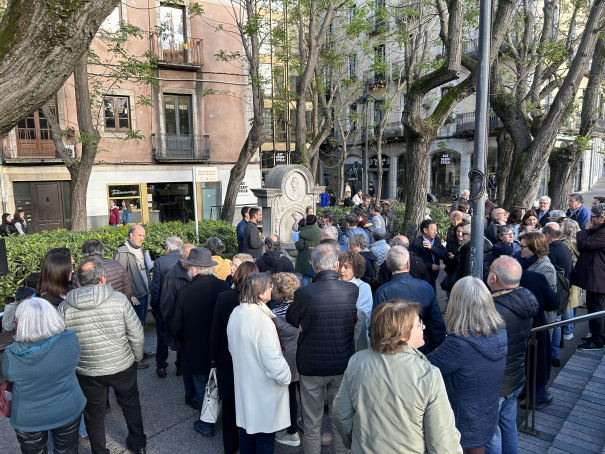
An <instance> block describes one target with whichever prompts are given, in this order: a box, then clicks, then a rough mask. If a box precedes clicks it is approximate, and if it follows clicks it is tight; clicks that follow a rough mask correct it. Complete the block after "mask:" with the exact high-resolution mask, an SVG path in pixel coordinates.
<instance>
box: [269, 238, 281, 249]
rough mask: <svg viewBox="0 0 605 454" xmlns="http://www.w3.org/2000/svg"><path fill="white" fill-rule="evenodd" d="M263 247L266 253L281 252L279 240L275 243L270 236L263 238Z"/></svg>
mask: <svg viewBox="0 0 605 454" xmlns="http://www.w3.org/2000/svg"><path fill="white" fill-rule="evenodd" d="M265 246H266V247H267V252H277V251H281V243H280V242H279V238H278V239H277V241H275V240H274V239H273V238H271V237H270V236H267V237H265Z"/></svg>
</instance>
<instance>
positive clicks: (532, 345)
mask: <svg viewBox="0 0 605 454" xmlns="http://www.w3.org/2000/svg"><path fill="white" fill-rule="evenodd" d="M597 318H605V311H600V312H594V313H593V314H587V315H580V316H579V317H574V318H570V319H568V320H563V321H560V322H555V323H550V324H548V325H544V326H538V327H536V328H532V330H531V335H530V338H529V341H528V343H527V364H526V365H525V371H526V372H525V374H526V376H527V383H526V384H525V389H526V394H525V395H526V398H525V402H526V405H525V424H524V427H522V428H521V429H520V430H521V431H522V432H524V433H527V434H530V435H534V436H535V435H537V434H538V432H537V431H536V374H537V368H538V341H537V339H536V333H539V332H541V331H546V330H549V329H554V328H560V327H563V326H567V325H572V324H576V323H579V322H587V321H590V320H595V319H597ZM532 357H533V374H530V364H531V363H532ZM548 359H549V360H550V357H549V358H548ZM530 375H531V382H530V380H529V379H530ZM530 385H531V386H533V393H531V395H532V401H531V411H532V417H531V429H529V428H528V424H529V422H528V419H529V411H528V410H529V407H528V405H527V404H529V394H530V393H529V392H528V390H529V387H530Z"/></svg>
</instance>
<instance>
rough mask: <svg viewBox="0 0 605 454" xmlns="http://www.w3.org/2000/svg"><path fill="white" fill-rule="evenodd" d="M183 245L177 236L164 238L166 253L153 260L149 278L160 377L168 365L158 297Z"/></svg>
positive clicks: (163, 326) (164, 374)
mask: <svg viewBox="0 0 605 454" xmlns="http://www.w3.org/2000/svg"><path fill="white" fill-rule="evenodd" d="M182 247H183V240H181V239H180V238H179V237H177V236H171V237H169V238H166V255H163V256H162V257H158V258H157V259H156V260H155V262H153V279H152V280H151V290H150V292H151V296H150V305H151V308H152V309H153V317H154V318H155V331H156V335H157V340H158V341H157V347H156V351H155V365H156V369H155V373H156V374H157V376H158V377H160V378H166V368H167V367H168V362H167V360H168V344H166V343H165V342H164V331H165V320H164V315H163V314H162V308H161V305H160V298H161V296H162V287H163V284H164V278H165V277H166V275H167V274H168V271H170V270H171V269H172V268H173V267H174V265H176V264H177V263H178V261H179V253H180V252H181V248H182Z"/></svg>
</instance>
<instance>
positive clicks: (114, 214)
mask: <svg viewBox="0 0 605 454" xmlns="http://www.w3.org/2000/svg"><path fill="white" fill-rule="evenodd" d="M119 223H120V210H119V209H118V207H113V208H112V209H111V212H110V214H109V225H114V224H119Z"/></svg>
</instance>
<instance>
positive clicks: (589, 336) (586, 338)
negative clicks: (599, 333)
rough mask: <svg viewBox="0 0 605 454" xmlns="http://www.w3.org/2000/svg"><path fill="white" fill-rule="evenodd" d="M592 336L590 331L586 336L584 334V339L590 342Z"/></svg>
mask: <svg viewBox="0 0 605 454" xmlns="http://www.w3.org/2000/svg"><path fill="white" fill-rule="evenodd" d="M591 337H592V334H590V333H588V334H587V335H586V336H584V337H583V338H582V340H583V341H586V342H588V341H589V340H590V338H591Z"/></svg>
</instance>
